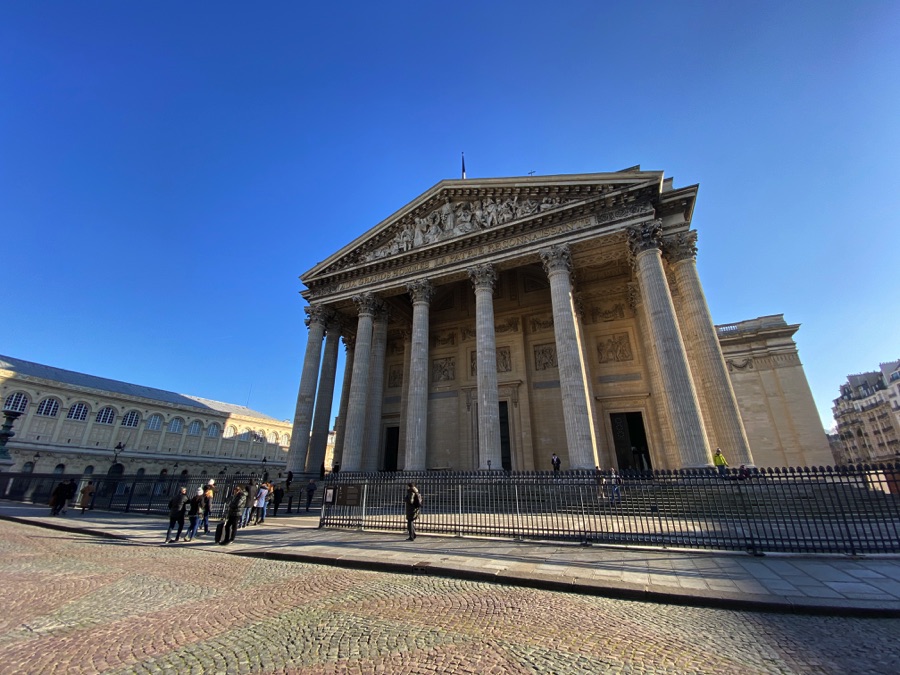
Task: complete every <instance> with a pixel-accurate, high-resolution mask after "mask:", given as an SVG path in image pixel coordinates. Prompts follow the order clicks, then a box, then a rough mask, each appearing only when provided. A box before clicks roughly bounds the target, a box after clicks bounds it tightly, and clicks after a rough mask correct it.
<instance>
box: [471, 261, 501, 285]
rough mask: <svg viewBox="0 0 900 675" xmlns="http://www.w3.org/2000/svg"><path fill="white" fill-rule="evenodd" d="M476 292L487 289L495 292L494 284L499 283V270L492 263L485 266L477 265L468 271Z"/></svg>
mask: <svg viewBox="0 0 900 675" xmlns="http://www.w3.org/2000/svg"><path fill="white" fill-rule="evenodd" d="M466 272H467V273H468V275H469V278H470V279H471V280H472V283H473V284H474V285H475V288H476V290H477V289H479V288H487V289H488V290H490V291H493V290H494V284H495V283H496V282H497V270H495V269H494V266H493V265H491V264H490V263H485V264H484V265H476V266H475V267H470V268H469V269H467V270H466Z"/></svg>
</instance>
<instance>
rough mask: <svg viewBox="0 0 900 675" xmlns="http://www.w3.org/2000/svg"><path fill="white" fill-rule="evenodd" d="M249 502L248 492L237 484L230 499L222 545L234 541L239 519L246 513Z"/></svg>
mask: <svg viewBox="0 0 900 675" xmlns="http://www.w3.org/2000/svg"><path fill="white" fill-rule="evenodd" d="M246 503H247V493H246V492H245V491H244V488H242V487H241V486H240V485H235V486H234V490H233V491H232V492H231V499H230V500H229V501H228V511H227V514H228V515H227V516H226V517H225V529H224V530H223V531H222V539H221V541H219V543H220V544H222V546H225V545H226V544H230V543H231V542H233V541H234V535H235V534H237V529H238V521H239V520H240V519H241V516H242V515H243V513H244V505H245V504H246Z"/></svg>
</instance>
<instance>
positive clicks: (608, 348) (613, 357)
mask: <svg viewBox="0 0 900 675" xmlns="http://www.w3.org/2000/svg"><path fill="white" fill-rule="evenodd" d="M633 360H634V350H633V349H632V347H631V338H630V336H629V335H628V333H612V334H607V335H601V336H599V337H598V338H597V361H598V363H602V364H610V363H622V362H626V361H633Z"/></svg>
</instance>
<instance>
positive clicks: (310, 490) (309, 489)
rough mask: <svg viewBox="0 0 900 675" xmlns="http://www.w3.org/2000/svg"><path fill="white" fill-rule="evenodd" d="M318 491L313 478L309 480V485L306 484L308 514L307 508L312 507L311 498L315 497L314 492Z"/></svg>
mask: <svg viewBox="0 0 900 675" xmlns="http://www.w3.org/2000/svg"><path fill="white" fill-rule="evenodd" d="M318 489H319V486H318V485H316V481H315V479H314V478H310V479H309V483H307V484H306V511H307V513H309V507H310V506H312V500H313V497H315V496H316V490H318Z"/></svg>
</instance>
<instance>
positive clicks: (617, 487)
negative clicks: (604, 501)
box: [607, 467, 622, 504]
mask: <svg viewBox="0 0 900 675" xmlns="http://www.w3.org/2000/svg"><path fill="white" fill-rule="evenodd" d="M607 481H608V483H609V503H610V504H621V503H622V487H621V486H622V477H621V476H620V475H619V472H618V471H616V469H615V467H612V468H611V469H610V470H609V477H608V478H607Z"/></svg>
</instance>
